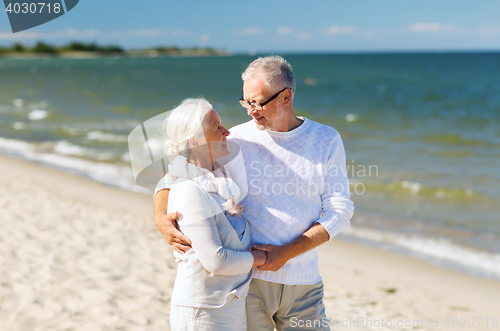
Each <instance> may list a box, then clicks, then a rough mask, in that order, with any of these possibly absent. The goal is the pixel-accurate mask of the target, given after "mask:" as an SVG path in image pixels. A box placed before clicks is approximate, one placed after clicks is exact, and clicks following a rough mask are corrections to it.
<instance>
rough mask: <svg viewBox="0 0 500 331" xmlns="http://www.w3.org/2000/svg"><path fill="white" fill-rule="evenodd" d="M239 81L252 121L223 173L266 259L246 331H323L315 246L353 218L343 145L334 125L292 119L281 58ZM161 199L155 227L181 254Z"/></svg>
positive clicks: (234, 136) (236, 133) (163, 195)
mask: <svg viewBox="0 0 500 331" xmlns="http://www.w3.org/2000/svg"><path fill="white" fill-rule="evenodd" d="M242 79H243V97H242V98H241V99H240V103H241V105H242V106H243V107H245V108H246V109H247V112H248V115H250V116H251V117H252V120H251V121H249V122H247V123H244V124H240V125H238V126H236V127H234V128H232V129H231V130H230V131H231V135H230V136H229V137H228V138H229V139H231V141H233V142H235V143H237V144H238V145H239V146H240V148H241V153H242V155H243V160H244V170H243V169H242V168H239V167H238V168H236V167H237V166H233V167H234V168H235V169H231V168H230V167H231V164H229V170H230V172H231V173H238V172H242V171H244V172H245V175H246V176H243V177H245V179H246V181H247V182H246V183H241V184H243V185H247V187H248V194H247V195H246V197H245V198H244V199H243V201H242V205H243V208H244V212H245V216H246V218H247V219H248V221H249V223H250V228H251V236H252V242H253V243H254V248H256V249H260V250H263V251H266V252H267V254H268V259H267V261H266V263H265V264H264V265H262V266H261V267H259V268H258V270H255V272H254V273H253V280H252V282H251V284H250V290H249V294H248V297H247V320H248V330H250V331H254V330H255V331H262V330H273V329H274V328H276V329H277V330H306V329H310V330H329V329H330V327H329V323H328V319H327V318H326V315H325V307H324V304H323V283H322V280H321V276H320V275H319V266H318V255H317V253H316V251H315V250H314V248H315V247H316V246H318V245H321V244H322V243H324V242H326V241H328V240H330V239H332V238H333V237H334V236H335V235H337V234H338V233H339V232H341V231H342V230H343V229H344V228H345V227H347V226H349V224H350V221H349V220H350V218H351V217H352V214H353V210H354V207H353V204H352V202H351V200H350V195H349V182H348V179H347V176H346V167H345V152H344V146H343V143H342V140H341V138H340V135H339V134H338V132H337V131H335V130H334V129H333V128H331V127H328V126H325V125H322V124H319V123H316V122H314V121H311V120H309V119H307V118H302V117H297V116H296V115H295V113H294V110H293V96H294V93H295V80H294V77H293V74H292V68H291V66H290V64H288V63H287V62H286V61H285V60H284V59H283V58H281V57H278V56H269V57H263V58H259V59H257V60H255V61H253V62H252V63H251V64H250V65H249V66H248V68H247V69H246V70H245V72H244V73H243V74H242ZM235 164H237V163H235ZM235 181H236V179H235ZM240 181H241V179H240ZM167 199H168V190H161V191H159V192H158V193H157V194H156V196H155V224H156V226H157V228H158V230H159V231H160V232H161V233H162V234H163V235H164V236H165V238H166V239H167V241H168V242H169V244H170V245H172V247H173V248H174V249H176V250H177V251H179V252H181V251H186V250H188V249H189V248H190V247H189V238H187V237H186V236H184V235H183V234H182V233H181V232H179V231H178V230H177V229H176V227H175V218H176V215H175V214H168V215H166V205H167V204H166V202H167Z"/></svg>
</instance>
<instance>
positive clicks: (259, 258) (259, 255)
mask: <svg viewBox="0 0 500 331" xmlns="http://www.w3.org/2000/svg"><path fill="white" fill-rule="evenodd" d="M250 253H252V255H253V265H252V269H253V268H255V267H259V266H261V265H264V264H265V263H266V262H267V252H266V251H261V250H258V249H252V250H251V251H250Z"/></svg>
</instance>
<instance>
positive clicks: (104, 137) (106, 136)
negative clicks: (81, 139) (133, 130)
mask: <svg viewBox="0 0 500 331" xmlns="http://www.w3.org/2000/svg"><path fill="white" fill-rule="evenodd" d="M87 139H88V140H97V141H104V142H126V141H127V136H125V135H119V134H113V133H106V132H102V131H90V132H89V133H87Z"/></svg>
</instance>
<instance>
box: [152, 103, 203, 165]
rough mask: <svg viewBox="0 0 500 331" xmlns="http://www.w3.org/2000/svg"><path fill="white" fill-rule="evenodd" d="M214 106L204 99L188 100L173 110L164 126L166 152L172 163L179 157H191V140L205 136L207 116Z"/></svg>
mask: <svg viewBox="0 0 500 331" xmlns="http://www.w3.org/2000/svg"><path fill="white" fill-rule="evenodd" d="M210 110H212V105H211V104H210V103H209V102H208V101H207V100H205V99H203V98H197V99H186V100H184V101H183V102H182V103H181V104H180V105H179V106H177V107H176V108H175V109H173V110H171V111H170V113H169V114H168V116H167V118H166V119H165V122H164V123H163V126H162V133H163V135H164V137H165V145H164V150H165V153H166V154H167V156H168V158H169V160H170V161H172V160H173V159H175V157H177V156H179V155H184V156H185V157H189V155H190V154H191V149H190V148H189V139H190V138H192V137H200V136H203V135H204V131H203V123H204V119H205V115H206V114H207V113H208V112H209V111H210Z"/></svg>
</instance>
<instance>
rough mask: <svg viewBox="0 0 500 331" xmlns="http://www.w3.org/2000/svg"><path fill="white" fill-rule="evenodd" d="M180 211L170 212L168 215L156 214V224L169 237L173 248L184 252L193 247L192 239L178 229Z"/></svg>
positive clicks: (166, 237)
mask: <svg viewBox="0 0 500 331" xmlns="http://www.w3.org/2000/svg"><path fill="white" fill-rule="evenodd" d="M178 217H179V213H178V212H175V213H170V214H167V215H157V216H155V226H156V228H157V229H158V231H160V233H161V234H162V235H163V236H164V237H165V239H167V242H168V244H169V245H170V246H172V248H173V249H175V250H176V251H177V252H179V253H180V254H184V253H185V252H187V251H188V250H190V249H191V241H190V240H189V238H188V237H186V236H185V235H184V234H183V233H182V232H181V231H179V229H178V225H177V218H178Z"/></svg>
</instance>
